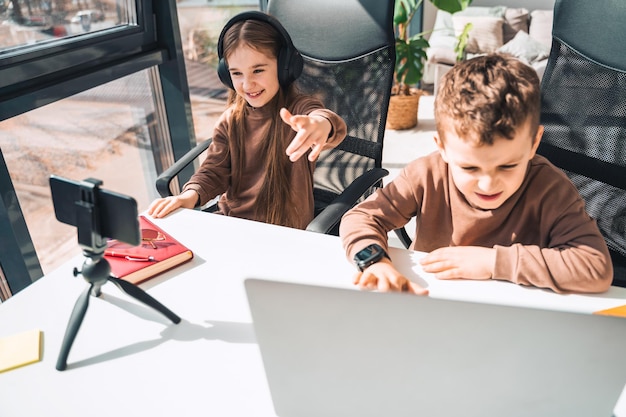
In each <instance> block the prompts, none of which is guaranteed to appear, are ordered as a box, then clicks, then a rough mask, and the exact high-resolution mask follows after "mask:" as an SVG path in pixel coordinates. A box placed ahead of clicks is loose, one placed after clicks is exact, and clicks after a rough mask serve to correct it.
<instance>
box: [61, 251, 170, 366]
mask: <svg viewBox="0 0 626 417" xmlns="http://www.w3.org/2000/svg"><path fill="white" fill-rule="evenodd" d="M83 254H84V255H85V257H86V258H87V259H85V262H84V263H83V269H82V271H79V270H78V269H76V268H74V276H77V275H78V274H82V275H83V277H84V278H85V280H86V281H87V282H88V283H89V286H88V287H87V288H86V289H85V291H83V292H82V294H81V295H80V296H79V297H78V300H76V304H75V305H74V309H73V310H72V315H71V316H70V320H69V323H68V324H67V329H66V330H65V336H64V337H63V343H62V344H61V352H60V353H59V358H58V359H57V366H56V368H57V370H59V371H63V370H65V368H66V367H67V356H68V355H69V353H70V349H71V348H72V343H74V339H75V338H76V334H77V333H78V329H79V328H80V325H81V324H82V322H83V318H84V317H85V313H86V312H87V307H88V306H89V296H90V295H93V296H94V297H99V296H100V294H101V291H100V287H102V286H103V285H104V284H106V282H107V281H111V282H112V283H113V284H115V285H116V286H117V287H118V288H119V289H121V290H122V291H124V292H125V293H126V294H128V295H130V296H131V297H134V298H136V299H137V300H139V301H141V302H143V303H144V304H146V305H148V306H149V307H152V308H154V309H155V310H157V311H158V312H160V313H162V314H163V315H164V316H165V317H167V318H168V319H170V320H171V321H172V322H174V323H175V324H178V323H180V317H178V316H177V315H176V314H174V313H173V312H172V311H170V310H169V309H168V308H167V307H165V306H164V305H163V304H161V303H160V302H158V301H157V300H156V299H155V298H153V297H152V296H150V295H149V294H148V293H147V292H145V291H144V290H142V289H141V288H139V287H138V286H136V285H134V284H132V283H130V282H128V281H124V280H123V279H119V278H115V277H113V276H111V275H110V273H111V266H110V265H109V262H108V261H107V260H106V259H104V258H103V257H102V256H103V253H100V254H97V253H88V252H87V251H83Z"/></svg>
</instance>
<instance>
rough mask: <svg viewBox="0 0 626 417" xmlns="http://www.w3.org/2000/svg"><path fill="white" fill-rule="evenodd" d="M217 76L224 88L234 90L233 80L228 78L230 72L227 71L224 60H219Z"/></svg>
mask: <svg viewBox="0 0 626 417" xmlns="http://www.w3.org/2000/svg"><path fill="white" fill-rule="evenodd" d="M217 76H218V77H219V78H220V81H221V82H222V84H224V85H225V86H226V87H228V88H231V89H233V90H234V89H235V87H233V80H232V78H230V72H229V71H228V66H227V65H226V61H225V60H224V58H221V59H220V60H219V62H218V63H217Z"/></svg>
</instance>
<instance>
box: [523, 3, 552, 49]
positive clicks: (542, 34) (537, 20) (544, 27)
mask: <svg viewBox="0 0 626 417" xmlns="http://www.w3.org/2000/svg"><path fill="white" fill-rule="evenodd" d="M552 20H553V13H552V10H533V11H532V12H531V13H530V26H529V28H528V34H529V35H530V37H531V38H533V39H535V40H537V41H539V42H541V43H543V44H544V45H546V46H547V47H548V48H550V47H551V45H552Z"/></svg>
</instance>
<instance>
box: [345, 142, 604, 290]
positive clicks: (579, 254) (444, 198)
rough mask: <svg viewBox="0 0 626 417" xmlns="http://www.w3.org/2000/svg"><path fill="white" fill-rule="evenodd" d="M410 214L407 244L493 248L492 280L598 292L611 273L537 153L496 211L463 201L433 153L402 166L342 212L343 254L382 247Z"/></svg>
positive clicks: (570, 195) (592, 228) (596, 240)
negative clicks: (413, 221) (413, 225)
mask: <svg viewBox="0 0 626 417" xmlns="http://www.w3.org/2000/svg"><path fill="white" fill-rule="evenodd" d="M413 217H415V218H416V230H415V236H416V239H415V241H414V242H413V244H412V246H411V248H412V249H414V250H418V251H424V252H430V251H432V250H434V249H437V248H440V247H446V246H482V247H490V248H491V247H493V248H496V261H495V264H494V265H493V271H492V277H493V279H498V280H506V281H511V282H514V283H517V284H521V285H528V286H536V287H541V288H550V289H552V290H554V291H556V292H602V291H606V290H607V289H608V288H609V286H610V285H611V282H612V279H613V267H612V263H611V259H610V256H609V253H608V249H607V246H606V243H605V240H604V238H603V237H602V235H601V234H600V231H599V229H598V227H597V225H596V222H595V220H593V219H591V218H590V217H589V215H588V214H587V212H586V211H585V203H584V201H583V199H582V198H581V197H580V195H579V193H578V191H577V190H576V188H575V186H574V185H573V184H572V182H571V181H570V180H569V178H568V177H567V176H566V175H565V174H564V173H563V172H562V171H561V170H559V169H558V168H556V167H555V166H554V165H552V164H551V163H550V162H549V161H548V160H547V159H545V158H544V157H542V156H539V155H537V156H535V157H534V158H533V159H532V160H531V161H530V163H529V167H528V172H527V174H526V178H525V179H524V182H523V183H522V185H521V187H520V188H519V190H517V192H516V193H515V194H513V195H512V196H511V197H510V198H509V199H508V200H507V201H506V202H505V203H504V204H503V205H502V206H500V207H499V208H497V209H495V210H480V209H476V208H474V207H472V206H471V205H469V204H468V203H467V201H466V200H465V198H464V196H463V195H462V194H461V193H460V192H459V191H458V189H457V188H456V187H455V186H454V184H453V182H452V179H451V176H450V173H449V172H448V166H447V164H446V163H445V162H444V161H443V159H442V158H441V157H440V155H439V153H438V152H435V153H433V154H430V155H428V156H425V157H423V158H419V159H417V160H415V161H413V162H411V163H410V164H408V165H407V166H406V167H405V168H404V169H403V170H402V172H401V173H400V174H399V176H398V177H397V178H396V179H394V180H393V181H392V182H391V183H390V184H388V185H387V186H386V187H384V188H383V189H382V190H380V191H378V192H376V193H375V194H373V195H372V196H370V197H369V198H368V199H367V200H366V201H364V202H362V203H361V204H359V205H358V206H357V207H355V208H354V209H352V210H351V211H349V212H348V213H346V214H345V216H344V217H343V219H342V221H341V226H340V235H341V238H342V241H343V245H344V247H345V249H346V254H347V256H348V258H349V259H350V260H352V258H353V256H354V254H355V253H356V252H358V251H359V250H361V249H363V248H364V247H366V246H367V245H369V244H370V243H378V244H379V245H381V246H383V247H384V248H387V233H388V232H389V231H391V230H395V229H397V228H400V227H403V226H404V225H405V224H407V223H408V221H409V220H410V219H411V218H413Z"/></svg>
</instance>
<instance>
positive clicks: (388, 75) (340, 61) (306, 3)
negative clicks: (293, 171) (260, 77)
mask: <svg viewBox="0 0 626 417" xmlns="http://www.w3.org/2000/svg"><path fill="white" fill-rule="evenodd" d="M393 8H394V1H393V0H316V1H310V0H270V1H269V3H268V5H267V12H268V13H269V14H271V15H273V16H275V17H276V18H278V20H279V21H280V22H281V23H282V24H283V26H284V27H285V28H286V29H287V31H288V32H289V34H290V36H291V38H292V40H293V43H294V45H295V46H296V48H298V50H299V51H300V53H301V54H302V56H303V57H304V71H303V74H302V75H301V76H300V78H299V79H298V80H297V83H298V86H299V88H300V90H301V91H303V92H304V93H307V94H311V95H314V96H317V97H318V98H320V99H321V100H322V102H323V103H324V105H325V106H326V107H327V108H329V109H331V110H333V111H334V112H335V113H337V114H339V115H340V116H341V117H342V118H343V119H344V120H345V122H346V124H347V126H348V137H347V138H346V139H345V140H344V141H343V143H342V144H341V145H340V146H339V147H338V148H337V149H334V150H332V151H328V152H324V153H323V154H322V155H321V156H320V158H319V159H318V162H317V168H316V170H315V190H314V193H315V200H316V206H317V207H316V209H317V210H319V209H320V206H319V205H320V201H321V202H322V203H321V204H322V205H323V204H324V203H328V202H330V201H331V200H332V199H333V198H334V197H335V196H336V195H337V194H339V193H341V191H343V190H344V189H345V188H346V187H347V186H348V185H349V184H350V183H352V181H353V180H354V179H355V178H357V177H358V176H359V175H361V174H362V173H364V172H365V171H367V170H369V169H371V168H374V167H376V168H380V167H381V165H382V149H383V137H384V133H385V123H386V120H387V108H388V105H389V96H390V94H391V84H392V81H393V71H394V66H395V37H394V32H393ZM372 191H373V190H372Z"/></svg>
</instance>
